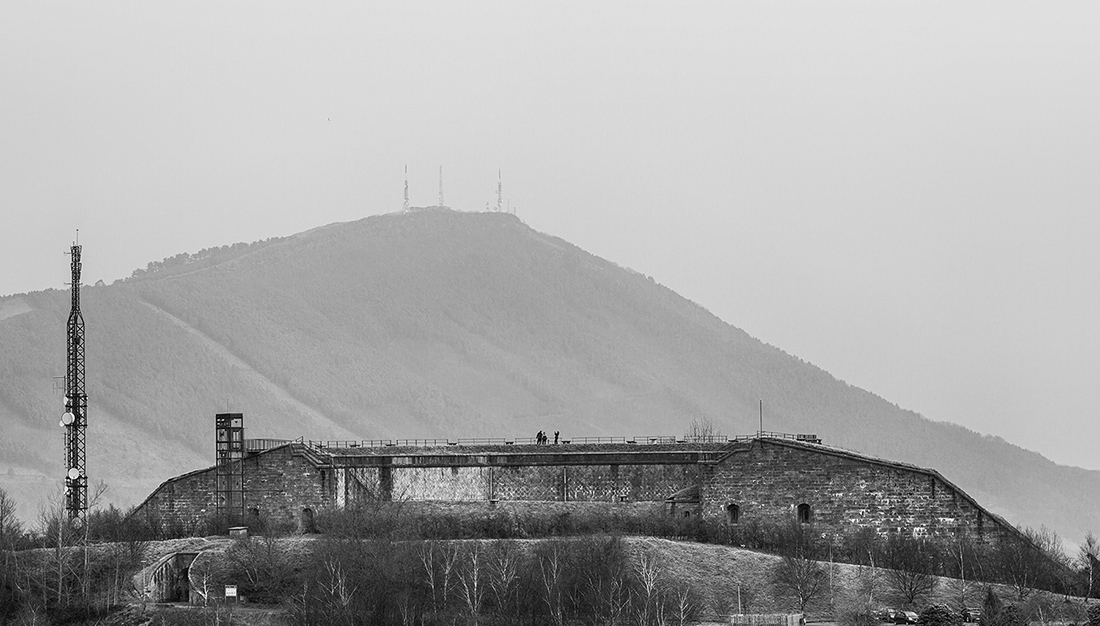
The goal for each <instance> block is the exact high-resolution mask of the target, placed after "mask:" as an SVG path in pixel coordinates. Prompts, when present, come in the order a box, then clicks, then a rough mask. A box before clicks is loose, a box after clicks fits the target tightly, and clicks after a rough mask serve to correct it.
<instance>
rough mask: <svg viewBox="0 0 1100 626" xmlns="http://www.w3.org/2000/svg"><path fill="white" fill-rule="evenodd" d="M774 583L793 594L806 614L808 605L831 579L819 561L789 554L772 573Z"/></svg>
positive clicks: (800, 610)
mask: <svg viewBox="0 0 1100 626" xmlns="http://www.w3.org/2000/svg"><path fill="white" fill-rule="evenodd" d="M772 581H773V582H774V583H775V585H776V586H777V587H779V588H780V589H781V590H783V591H787V592H789V593H791V594H792V595H793V596H794V598H795V599H796V600H797V601H798V610H799V612H801V613H804V612H806V605H807V604H809V603H810V601H811V600H813V599H814V598H816V597H817V596H818V595H819V594H820V593H821V591H822V590H823V589H824V588H825V585H826V584H827V583H828V582H829V577H828V576H827V575H826V574H825V569H824V568H822V567H821V564H820V563H818V562H817V561H815V560H813V559H810V558H808V557H806V556H804V555H799V554H788V555H786V556H784V557H783V559H782V560H781V561H780V562H779V564H778V565H776V567H775V569H774V570H773V571H772Z"/></svg>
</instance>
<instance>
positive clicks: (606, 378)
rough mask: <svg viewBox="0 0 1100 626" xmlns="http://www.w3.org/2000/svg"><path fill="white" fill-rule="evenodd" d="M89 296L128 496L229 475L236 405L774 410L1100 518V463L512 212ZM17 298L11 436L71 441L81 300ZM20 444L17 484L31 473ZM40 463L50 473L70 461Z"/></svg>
mask: <svg viewBox="0 0 1100 626" xmlns="http://www.w3.org/2000/svg"><path fill="white" fill-rule="evenodd" d="M82 293H83V294H84V302H83V308H84V310H85V317H86V321H87V325H88V341H89V345H88V355H89V356H88V359H89V362H88V372H89V393H90V395H91V396H92V397H91V399H90V404H91V410H90V429H91V430H90V432H89V459H90V463H89V467H90V473H91V475H92V476H93V478H95V477H96V473H97V472H96V466H97V465H99V466H100V467H102V468H104V471H102V472H100V474H101V475H107V476H110V477H111V478H112V483H113V484H115V485H117V486H118V494H117V496H116V497H117V499H118V501H120V502H126V503H131V504H132V503H135V502H136V501H140V499H141V498H142V497H144V494H145V493H146V492H147V491H148V489H151V488H152V487H153V486H155V485H156V484H159V482H160V481H161V480H163V479H164V478H167V477H169V476H171V475H173V474H177V473H182V472H183V471H188V470H190V469H194V468H195V467H198V466H200V465H202V466H204V465H208V464H209V459H208V458H207V457H209V458H212V447H213V446H212V444H211V443H210V440H211V439H212V437H210V436H208V435H211V434H212V433H210V432H208V431H212V428H211V424H210V423H209V422H210V421H211V420H210V417H211V415H210V414H212V413H215V412H220V411H223V410H225V408H226V401H227V399H228V401H229V405H230V406H231V407H233V408H234V410H242V411H243V412H244V413H245V419H246V427H247V428H248V432H249V434H250V436H279V437H286V438H295V437H298V436H305V437H306V438H315V439H326V438H328V439H345V438H363V439H366V438H406V437H409V438H415V437H421V436H449V437H461V436H478V435H481V436H484V435H485V434H500V433H502V432H504V433H507V434H514V435H518V436H523V435H524V433H528V432H529V433H533V432H535V431H536V430H561V431H562V432H563V433H568V434H570V435H571V436H580V435H624V434H645V433H646V432H648V433H652V434H675V433H682V432H684V430H685V429H686V428H687V425H688V424H689V423H690V421H691V420H692V419H693V418H695V417H704V418H710V419H712V420H713V421H714V422H715V423H716V425H717V426H718V427H719V428H720V429H721V430H723V431H725V432H728V433H730V434H736V433H748V432H755V430H756V428H757V422H756V420H757V413H756V411H757V404H756V403H757V401H758V398H763V399H764V407H765V419H766V423H765V426H766V428H767V429H768V430H785V431H788V432H794V431H799V432H812V431H816V432H818V434H820V435H822V437H823V438H824V439H825V440H826V442H827V443H830V444H835V445H838V446H841V447H847V448H851V449H853V450H857V451H860V452H865V453H869V454H874V455H877V456H885V457H887V458H892V459H896V460H899V461H905V462H910V463H914V464H917V465H921V466H924V467H931V468H934V469H937V470H938V471H940V472H941V473H943V474H944V475H945V476H946V477H947V478H949V479H950V480H952V481H953V482H955V483H956V484H959V485H960V486H961V487H962V488H963V489H965V490H966V491H967V492H968V493H970V494H971V495H972V496H974V497H976V498H978V500H979V501H980V502H982V503H983V505H984V506H986V507H987V508H989V509H990V510H992V511H994V512H996V513H998V514H1001V515H1004V516H1005V517H1006V518H1008V519H1009V520H1011V521H1013V522H1014V523H1024V524H1028V525H1033V526H1036V525H1039V524H1046V525H1048V526H1050V527H1052V528H1054V529H1056V530H1057V531H1058V532H1060V533H1061V534H1063V535H1065V536H1066V537H1067V538H1070V539H1079V538H1080V537H1081V536H1083V535H1084V532H1085V530H1087V529H1090V528H1095V527H1097V522H1098V521H1100V515H1098V512H1097V511H1096V510H1095V506H1093V508H1091V509H1090V508H1089V506H1090V505H1089V504H1088V503H1089V502H1095V501H1097V498H1096V497H1094V496H1097V495H1100V472H1098V471H1094V470H1084V469H1080V468H1074V467H1071V466H1064V465H1059V464H1056V463H1054V462H1053V461H1050V460H1049V459H1046V458H1045V457H1043V456H1042V455H1039V454H1038V453H1035V452H1032V451H1028V450H1026V449H1024V448H1022V447H1020V446H1016V445H1014V444H1010V443H1008V442H1006V441H1004V440H1003V439H1000V438H999V437H995V436H991V435H981V434H979V433H976V432H975V431H972V430H970V429H967V428H964V427H961V426H958V425H954V424H951V423H948V422H936V421H933V420H930V419H928V418H926V417H924V416H921V415H919V414H917V413H915V412H912V411H907V410H905V409H902V408H901V407H899V406H897V405H896V404H893V403H890V402H889V401H888V400H886V399H884V398H881V397H879V396H878V395H876V394H874V393H872V392H869V391H865V390H863V389H860V388H859V387H856V386H854V385H851V384H849V383H847V382H845V381H842V380H840V379H837V378H836V377H834V376H832V375H831V374H829V373H828V372H827V371H825V370H824V369H822V368H820V367H818V366H816V365H813V364H812V363H808V362H806V361H804V360H802V359H800V358H798V357H797V356H794V355H790V354H788V353H786V352H785V351H783V350H782V349H780V348H778V347H775V346H771V345H769V344H766V343H764V342H761V341H759V340H756V339H754V338H752V337H751V336H750V335H749V334H748V333H746V332H745V331H743V330H741V329H739V328H737V327H735V326H732V325H731V324H728V323H726V322H724V321H723V320H721V319H719V318H718V317H717V316H715V315H713V314H712V313H711V312H709V311H708V310H707V309H706V308H705V307H702V306H700V305H698V304H697V303H694V302H692V301H690V300H687V299H685V298H683V297H681V296H679V295H678V294H676V293H675V292H674V291H672V290H671V289H669V288H667V287H665V286H663V285H661V284H660V283H658V282H656V281H654V280H653V279H652V278H651V277H647V276H645V275H643V274H641V273H639V272H636V271H634V270H631V269H629V268H624V267H621V266H619V265H617V264H615V263H614V262H612V261H608V260H606V259H601V258H599V257H596V256H594V255H591V254H589V253H587V252H585V251H584V250H582V249H580V248H578V247H577V246H575V245H573V244H571V243H569V242H567V241H565V240H562V239H560V238H557V237H554V236H552V235H547V234H543V233H539V232H537V231H535V230H533V229H530V228H529V227H527V226H526V225H524V224H523V223H522V222H521V221H520V220H518V219H517V218H515V217H513V216H510V215H506V214H495V213H458V212H453V211H443V210H437V211H420V212H416V213H410V214H390V215H380V216H373V217H369V218H365V219H362V220H357V221H354V222H346V223H334V224H328V225H325V226H320V227H317V228H314V229H310V230H308V231H304V232H302V233H298V234H296V235H291V236H289V237H282V238H277V239H269V240H265V241H262V242H255V243H253V244H234V245H232V246H222V247H220V248H212V249H207V250H203V251H200V252H199V253H196V254H194V255H190V254H181V255H176V256H175V257H170V258H169V259H165V260H164V261H161V262H158V263H150V264H149V266H148V267H147V268H146V269H145V270H138V271H135V273H134V275H133V276H132V277H131V278H128V279H125V280H122V281H116V282H115V283H113V284H111V285H104V286H97V287H88V288H85V289H84V290H83V292H82ZM13 298H20V299H21V301H22V302H23V303H24V305H25V306H23V305H20V308H26V307H30V310H25V311H22V312H20V313H18V314H15V315H12V316H9V317H7V318H5V319H3V320H0V347H3V348H4V349H3V350H0V380H3V381H5V384H4V385H3V386H2V387H0V417H2V418H4V419H3V420H0V424H7V423H9V422H10V423H12V424H15V423H20V424H25V426H26V428H29V429H30V431H29V432H36V433H39V435H38V436H39V437H42V436H46V437H50V436H52V437H54V438H56V439H57V442H58V443H57V446H56V447H57V448H58V451H59V450H60V436H59V433H58V432H56V431H55V430H52V429H49V428H48V424H46V422H48V421H49V420H44V419H43V418H41V417H35V416H45V415H49V416H51V417H52V416H53V414H52V413H50V409H51V408H54V409H55V408H56V407H55V406H54V405H58V406H59V404H58V403H56V402H52V400H56V394H55V393H53V392H52V389H51V376H52V374H53V372H52V371H50V370H51V367H49V366H45V365H43V363H51V362H52V363H54V365H53V366H52V367H53V369H59V368H60V367H62V366H63V357H64V335H63V332H62V330H63V328H64V318H65V316H66V315H67V311H68V300H67V298H68V293H67V292H63V291H52V290H48V291H42V292H33V293H30V294H18V295H13V296H9V297H5V298H0V310H4V306H5V303H6V302H8V301H9V300H12V299H13ZM154 309H155V310H154ZM158 311H159V312H158ZM166 316H167V318H171V319H167V318H166ZM226 355H233V359H237V360H236V361H234V360H233V359H230V358H227V356H226ZM264 381H266V382H267V383H268V385H267V386H265V382H264ZM276 389H278V390H281V391H282V392H283V393H282V394H281V393H279V392H277V391H276ZM284 394H285V395H284ZM97 410H101V411H103V412H104V413H108V414H110V415H113V416H116V419H117V420H118V421H119V423H120V424H125V425H127V426H128V428H129V429H131V431H132V432H133V433H135V434H134V435H133V441H131V442H130V443H131V444H132V446H133V448H134V450H135V452H136V451H139V450H140V451H141V453H140V454H139V455H138V456H139V457H141V458H143V459H145V460H142V461H140V462H136V464H135V466H134V467H130V466H128V465H127V464H126V463H123V462H122V461H121V460H119V459H114V458H111V455H110V454H108V453H106V452H105V451H102V450H101V451H98V452H96V451H93V443H92V442H93V441H94V439H93V436H94V435H95V434H96V433H95V427H96V415H97ZM55 412H56V411H55ZM151 416H159V417H151ZM307 424H314V427H312V428H311V427H309V426H307ZM8 430H11V428H10V427H9V428H8ZM303 430H309V431H310V432H302V431H303ZM46 433H49V434H48V435H47V434H46ZM15 435H16V433H15V431H14V430H12V435H11V436H12V437H15ZM18 435H19V437H20V441H25V440H26V438H27V432H24V431H20V432H19V433H18ZM7 437H8V435H7V434H6V433H5V432H4V431H3V430H0V439H6V438H7ZM166 444H168V445H166ZM160 449H164V450H163V452H162V453H161V454H160V455H154V456H153V457H149V456H148V454H147V451H148V450H160ZM3 450H4V448H2V447H0V484H4V483H3V476H4V473H3V471H4V465H5V464H7V465H8V467H15V466H16V465H15V462H14V461H10V460H9V457H8V456H5V453H4V451H3ZM39 452H40V453H39V454H38V458H39V460H40V462H39V464H38V467H37V469H38V470H39V471H43V472H46V471H48V468H49V467H51V465H50V464H51V463H54V461H53V459H54V458H59V452H58V454H41V450H39ZM25 456H26V455H23V456H22V457H20V458H21V459H23V460H20V461H19V463H22V464H23V465H19V466H18V467H19V469H20V470H24V469H26V468H25V467H24V465H26V460H25V458H24V457H25ZM11 458H13V459H14V457H11ZM204 459H206V460H205V461H204ZM1005 476H1015V477H1016V478H1015V480H1016V484H1015V486H1008V485H1005V484H1004V483H1005V482H1006V481H1005V480H1004V477H1005Z"/></svg>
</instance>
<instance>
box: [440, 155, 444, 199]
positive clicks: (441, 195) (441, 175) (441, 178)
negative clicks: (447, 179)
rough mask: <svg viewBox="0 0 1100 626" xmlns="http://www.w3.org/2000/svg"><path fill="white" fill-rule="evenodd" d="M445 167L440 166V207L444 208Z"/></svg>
mask: <svg viewBox="0 0 1100 626" xmlns="http://www.w3.org/2000/svg"><path fill="white" fill-rule="evenodd" d="M443 206H444V205H443V166H442V165H440V166H439V207H440V208H443Z"/></svg>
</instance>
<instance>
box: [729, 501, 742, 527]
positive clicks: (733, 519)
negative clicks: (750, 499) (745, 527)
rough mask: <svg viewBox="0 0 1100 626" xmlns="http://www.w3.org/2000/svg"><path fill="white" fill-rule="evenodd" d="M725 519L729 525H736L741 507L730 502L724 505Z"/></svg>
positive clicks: (739, 517) (739, 518)
mask: <svg viewBox="0 0 1100 626" xmlns="http://www.w3.org/2000/svg"><path fill="white" fill-rule="evenodd" d="M726 519H727V520H729V523H731V524H737V523H740V521H741V507H739V506H737V505H736V504H734V503H732V502H730V503H729V504H727V505H726Z"/></svg>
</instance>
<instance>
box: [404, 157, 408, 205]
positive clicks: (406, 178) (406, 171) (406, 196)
mask: <svg viewBox="0 0 1100 626" xmlns="http://www.w3.org/2000/svg"><path fill="white" fill-rule="evenodd" d="M404 210H405V211H408V210H409V166H408V165H406V166H405V207H404Z"/></svg>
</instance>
